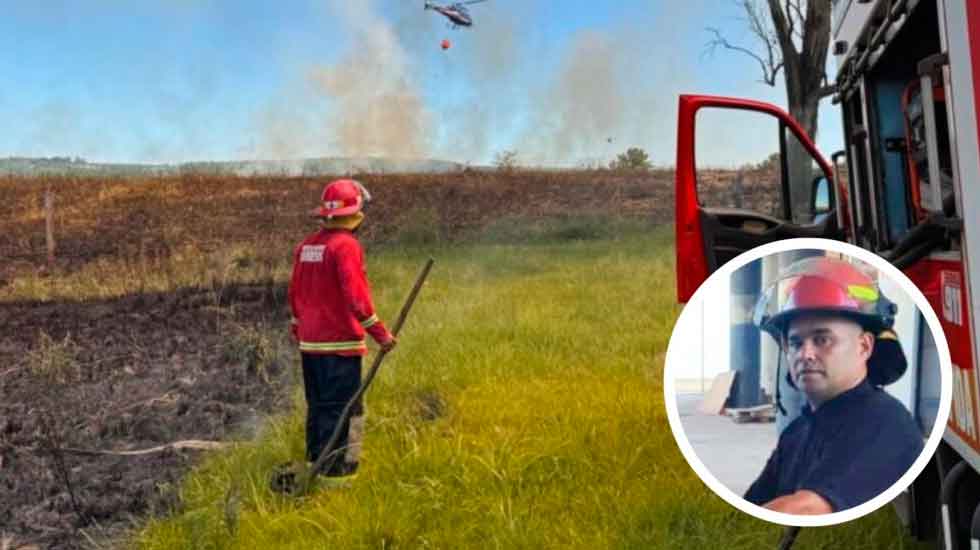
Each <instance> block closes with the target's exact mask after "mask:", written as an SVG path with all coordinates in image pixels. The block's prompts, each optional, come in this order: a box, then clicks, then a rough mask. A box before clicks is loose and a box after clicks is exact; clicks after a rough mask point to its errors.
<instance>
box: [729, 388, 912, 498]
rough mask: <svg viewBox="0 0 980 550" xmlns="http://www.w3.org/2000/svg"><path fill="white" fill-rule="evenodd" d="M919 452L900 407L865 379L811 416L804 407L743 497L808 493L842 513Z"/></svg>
mask: <svg viewBox="0 0 980 550" xmlns="http://www.w3.org/2000/svg"><path fill="white" fill-rule="evenodd" d="M922 447H923V437H922V432H921V431H920V430H919V427H918V425H916V423H915V420H913V419H912V415H911V414H909V412H908V410H907V409H906V408H905V406H904V405H902V403H901V402H899V401H898V400H897V399H895V398H894V397H892V396H891V395H888V394H887V393H885V391H884V390H882V389H881V388H876V387H873V386H872V385H871V384H870V383H868V381H867V380H864V381H863V382H861V383H860V384H858V385H857V386H856V387H855V388H853V389H850V390H848V391H846V392H844V393H842V394H840V395H838V396H837V397H835V398H833V399H831V400H830V401H827V402H826V403H824V404H823V405H821V406H820V408H818V409H817V411H816V412H813V411H811V410H810V407H809V406H806V407H804V408H803V414H802V415H800V416H799V417H798V418H797V419H796V420H794V421H793V422H792V423H790V425H789V426H787V427H786V429H785V430H783V433H782V434H781V435H780V436H779V443H778V444H777V446H776V450H775V451H773V453H772V455H771V456H770V457H769V461H768V462H767V463H766V467H765V469H764V470H762V473H761V474H760V475H759V478H758V479H756V480H755V482H754V483H752V486H751V487H749V490H748V491H747V492H746V493H745V499H746V500H748V501H749V502H752V503H754V504H758V505H760V506H761V505H763V504H765V503H767V502H769V501H770V500H773V499H775V498H778V497H781V496H785V495H790V494H793V493H795V492H796V491H800V490H809V491H813V492H815V493H817V494H818V495H820V496H822V497H823V498H824V499H826V500H827V502H829V503H830V505H831V507H832V508H833V510H834V511H835V512H839V511H841V510H845V509H847V508H852V507H854V506H857V505H859V504H863V503H864V502H867V501H868V500H871V499H872V498H874V497H876V496H878V495H879V494H881V493H882V492H883V491H885V489H887V488H889V487H891V486H892V484H894V483H895V482H896V481H898V478H900V477H902V476H903V475H905V472H906V471H908V469H909V468H910V467H911V466H912V463H913V462H915V459H916V458H918V456H919V454H920V453H921V452H922Z"/></svg>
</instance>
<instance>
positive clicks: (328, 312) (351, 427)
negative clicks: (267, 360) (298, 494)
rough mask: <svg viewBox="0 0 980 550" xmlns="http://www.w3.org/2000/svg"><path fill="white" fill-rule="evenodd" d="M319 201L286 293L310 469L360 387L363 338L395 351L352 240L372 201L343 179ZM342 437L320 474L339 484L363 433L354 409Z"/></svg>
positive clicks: (353, 463)
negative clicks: (299, 364) (316, 224)
mask: <svg viewBox="0 0 980 550" xmlns="http://www.w3.org/2000/svg"><path fill="white" fill-rule="evenodd" d="M320 200H321V204H320V206H319V207H318V208H316V209H315V210H314V211H313V212H312V215H313V216H314V217H316V218H319V219H320V224H321V228H320V230H318V231H316V232H315V233H312V234H311V235H309V236H308V237H306V239H304V240H303V242H301V243H300V244H299V245H298V246H297V247H296V250H295V253H294V256H293V273H292V277H291V278H290V281H289V291H288V297H289V307H290V309H291V310H292V314H293V320H292V325H291V333H292V336H293V339H294V340H295V341H296V342H297V343H298V344H299V349H300V355H301V356H302V361H303V386H304V390H305V394H306V403H307V415H306V458H307V460H309V461H310V462H313V461H315V460H316V459H317V457H318V456H319V454H320V452H321V451H322V450H323V447H324V446H325V445H326V443H327V441H328V439H329V438H330V436H331V434H333V431H334V429H335V428H336V427H337V422H338V421H339V419H340V416H341V412H342V411H343V409H344V407H345V406H346V404H347V402H348V401H350V399H351V398H352V397H353V396H354V394H355V393H356V392H357V389H358V388H359V387H360V384H361V359H362V356H363V355H364V354H365V353H366V352H367V345H366V344H365V340H364V336H365V333H367V334H370V335H371V338H373V339H374V341H375V342H377V344H378V345H379V346H380V347H381V348H382V349H384V350H390V349H391V348H393V347H394V346H395V337H394V336H393V335H392V334H391V333H390V332H388V329H387V328H385V325H384V323H382V322H381V319H379V318H378V315H377V313H375V311H374V305H373V304H372V300H371V291H370V286H369V284H368V280H367V276H366V274H365V269H364V251H363V249H362V248H361V245H360V243H359V242H358V240H357V238H356V237H355V236H354V232H355V230H356V229H357V228H358V227H359V226H360V224H361V222H362V221H363V220H364V213H363V212H362V209H363V205H364V203H365V202H366V201H368V200H370V194H368V192H367V189H365V188H364V186H363V185H361V184H360V183H359V182H357V181H354V180H350V179H341V180H336V181H332V182H330V183H328V184H327V185H326V187H325V188H324V190H323V194H322V196H321V199H320ZM341 430H342V431H341V438H340V441H339V443H338V448H340V449H345V452H344V455H343V457H342V460H336V461H333V463H334V466H333V467H331V469H330V471H326V472H317V473H318V474H322V475H325V476H328V477H333V478H337V477H345V476H350V475H353V474H354V472H355V471H356V470H357V466H358V460H359V454H360V438H361V432H362V430H363V408H362V407H361V405H360V404H357V405H356V406H355V408H354V413H353V414H352V417H351V419H350V421H349V422H348V425H347V426H343V427H342V428H341Z"/></svg>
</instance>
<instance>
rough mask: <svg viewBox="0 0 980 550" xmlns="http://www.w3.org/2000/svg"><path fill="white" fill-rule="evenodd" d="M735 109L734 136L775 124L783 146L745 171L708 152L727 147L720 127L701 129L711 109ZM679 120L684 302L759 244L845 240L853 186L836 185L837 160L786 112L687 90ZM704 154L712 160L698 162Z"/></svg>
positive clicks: (678, 222)
mask: <svg viewBox="0 0 980 550" xmlns="http://www.w3.org/2000/svg"><path fill="white" fill-rule="evenodd" d="M732 112H739V114H738V115H737V116H738V117H740V121H739V122H738V123H737V124H731V123H729V124H725V125H722V126H724V128H725V130H726V131H730V132H731V131H734V132H735V134H734V135H735V136H736V137H735V139H739V138H738V136H739V135H747V134H749V133H750V132H748V131H746V130H747V129H748V128H749V127H750V126H751V127H752V129H753V131H754V133H755V135H758V132H759V131H760V126H762V128H761V131H763V132H764V133H768V130H767V129H765V125H770V127H771V128H772V133H773V134H774V135H772V136H771V138H772V140H773V141H772V143H773V144H774V145H772V147H773V148H775V149H776V150H775V151H773V153H772V154H771V155H769V157H767V158H765V159H762V160H761V161H760V162H757V163H755V164H753V163H751V162H750V163H748V164H741V165H740V166H739V167H738V168H732V167H731V166H729V167H728V168H725V167H719V166H718V165H717V163H716V164H714V165H713V164H712V162H711V161H710V160H708V158H707V157H709V156H710V155H708V153H709V152H717V151H719V150H723V149H724V148H725V147H726V146H725V143H724V142H722V143H719V142H718V141H717V136H716V135H715V134H717V128H718V125H715V126H709V123H707V122H706V123H705V124H704V126H702V127H701V134H698V124H699V123H700V122H703V119H705V118H707V119H708V120H711V116H714V115H710V114H708V113H714V114H719V113H720V114H721V115H724V116H728V114H729V113H732ZM677 125H678V127H677V167H676V175H675V178H676V181H675V196H676V205H675V208H676V210H675V215H676V217H675V230H676V254H677V294H678V299H679V300H680V301H681V302H686V301H687V300H688V299H689V298H690V297H691V295H692V294H694V291H695V290H696V289H697V288H698V286H699V285H700V284H701V283H702V282H703V281H704V280H705V279H706V278H707V277H708V275H710V274H711V273H712V272H713V271H714V270H715V269H717V268H718V267H720V266H721V265H723V264H724V263H726V262H727V261H728V260H730V259H732V258H734V257H735V256H737V255H738V254H741V253H742V252H745V251H747V250H749V249H752V248H755V247H757V246H759V245H762V244H766V243H769V242H773V241H777V240H780V239H789V238H795V237H822V238H830V239H837V240H846V238H847V229H849V227H850V223H849V220H848V218H847V215H846V212H844V211H842V210H840V209H839V208H838V205H843V206H844V207H845V208H846V204H847V203H846V200H844V201H842V200H840V199H841V198H844V197H846V188H840V187H839V186H838V188H836V189H835V185H834V184H833V182H834V179H833V172H832V169H831V165H830V163H828V162H827V160H826V159H824V158H823V157H822V156H821V155H820V153H819V152H818V151H817V149H816V147H815V146H814V145H813V142H812V141H810V138H809V137H808V136H807V135H806V133H805V132H804V131H803V130H802V128H801V127H800V125H799V124H798V123H797V122H796V121H795V120H793V119H792V117H790V116H789V115H788V114H786V113H785V112H784V111H783V110H782V109H780V108H779V107H776V106H774V105H770V104H768V103H762V102H758V101H751V100H743V99H735V98H726V97H715V96H704V95H682V96H680V105H679V111H678V120H677ZM755 125H759V126H755ZM699 147H701V148H700V149H699ZM732 148H734V144H733V146H732ZM709 149H710V150H709ZM701 154H703V156H704V157H705V158H704V159H702V160H701V161H700V163H699V161H698V159H699V155H701ZM755 160H759V159H755ZM791 193H793V194H792V195H791ZM802 193H806V194H807V196H801V194H802ZM801 199H802V200H801ZM794 205H795V206H794Z"/></svg>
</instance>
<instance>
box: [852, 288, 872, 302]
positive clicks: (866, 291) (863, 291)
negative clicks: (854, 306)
mask: <svg viewBox="0 0 980 550" xmlns="http://www.w3.org/2000/svg"><path fill="white" fill-rule="evenodd" d="M847 293H848V294H849V295H850V296H851V297H852V298H857V299H858V300H864V301H866V302H874V301H876V300H877V299H878V291H877V290H876V289H875V288H874V287H870V286H863V285H848V286H847Z"/></svg>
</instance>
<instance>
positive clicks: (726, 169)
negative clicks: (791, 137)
mask: <svg viewBox="0 0 980 550" xmlns="http://www.w3.org/2000/svg"><path fill="white" fill-rule="evenodd" d="M778 129H779V121H778V120H777V119H776V117H773V116H770V115H768V114H765V113H759V112H755V111H740V110H736V109H717V108H704V109H701V110H699V111H698V113H697V124H696V126H695V152H696V155H695V159H696V163H697V168H696V170H697V172H696V174H697V186H698V189H697V191H698V199H699V202H700V203H701V205H702V206H704V207H708V208H734V209H739V210H751V211H753V212H759V213H761V214H766V215H769V216H773V217H777V218H782V217H783V214H784V213H783V206H782V200H781V191H780V151H779V149H780V146H779V134H778Z"/></svg>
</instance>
